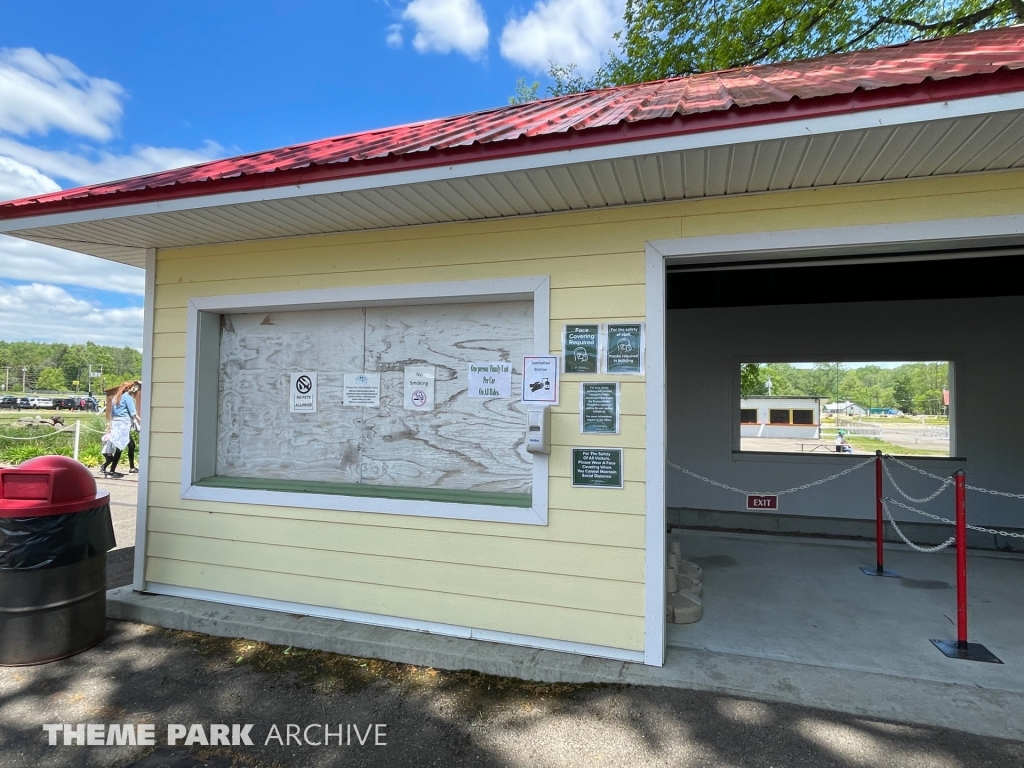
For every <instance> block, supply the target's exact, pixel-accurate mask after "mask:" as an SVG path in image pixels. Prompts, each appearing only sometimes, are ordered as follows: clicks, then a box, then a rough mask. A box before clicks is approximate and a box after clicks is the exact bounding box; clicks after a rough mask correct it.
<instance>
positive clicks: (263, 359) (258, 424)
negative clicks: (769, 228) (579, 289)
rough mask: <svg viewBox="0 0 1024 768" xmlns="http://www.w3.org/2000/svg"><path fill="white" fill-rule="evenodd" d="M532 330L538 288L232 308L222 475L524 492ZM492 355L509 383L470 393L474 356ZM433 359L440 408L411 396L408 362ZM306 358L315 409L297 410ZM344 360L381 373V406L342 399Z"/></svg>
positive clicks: (222, 377)
mask: <svg viewBox="0 0 1024 768" xmlns="http://www.w3.org/2000/svg"><path fill="white" fill-rule="evenodd" d="M533 338H534V337H533V303H532V302H531V301H507V302H493V303H466V304H444V305H441V304H428V305H414V306H374V307H367V308H348V309H329V310H310V311H292V312H271V313H269V314H268V313H266V312H259V313H251V314H231V315H223V317H222V323H221V333H220V369H219V388H220V391H219V403H218V423H217V429H218V433H217V457H216V467H217V469H216V472H217V475H218V476H220V477H229V478H252V479H256V480H260V481H267V480H271V481H274V480H279V481H296V480H298V481H304V482H309V483H316V484H320V483H329V484H340V485H345V486H350V487H351V486H356V485H358V486H363V487H365V486H379V487H403V488H421V489H435V490H444V491H456V492H458V491H478V492H490V493H500V494H508V493H513V494H529V493H531V491H532V477H533V475H532V469H533V465H532V460H531V458H530V456H529V454H527V453H526V450H525V446H524V440H523V434H524V423H525V409H524V406H523V404H522V403H520V402H519V400H520V396H521V391H522V390H521V388H522V360H523V356H524V355H527V354H531V352H532V350H533V343H534V341H533ZM496 361H505V362H510V363H512V366H513V368H512V370H513V373H512V392H511V397H509V398H494V399H475V398H469V397H468V378H467V374H468V366H469V363H471V362H475V363H481V362H496ZM424 365H426V366H434V367H435V370H436V379H435V394H434V398H435V407H434V410H432V411H426V412H421V411H412V410H405V408H404V405H403V394H404V372H405V368H406V366H424ZM297 371H316V372H317V390H318V396H317V410H316V413H291V412H289V387H290V380H289V376H290V373H292V372H297ZM346 373H350V374H351V373H379V374H380V376H381V392H380V407H379V408H373V407H346V406H344V405H343V384H344V375H345V374H346ZM338 492H342V493H344V492H345V491H344V490H343V489H340V490H339V491H338Z"/></svg>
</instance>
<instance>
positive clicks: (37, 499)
mask: <svg viewBox="0 0 1024 768" xmlns="http://www.w3.org/2000/svg"><path fill="white" fill-rule="evenodd" d="M109 503H110V492H109V491H98V490H97V489H96V478H94V477H93V476H92V473H91V472H90V471H89V470H88V469H87V468H86V466H85V465H84V464H82V463H81V462H78V461H75V460H74V459H70V458H68V457H67V456H39V457H37V458H35V459H29V460H28V461H26V462H25V463H24V464H21V465H20V466H18V467H17V468H15V469H0V517H44V516H47V515H66V514H68V513H71V512H85V511H86V510H89V509H95V508H96V507H101V506H103V505H104V504H109Z"/></svg>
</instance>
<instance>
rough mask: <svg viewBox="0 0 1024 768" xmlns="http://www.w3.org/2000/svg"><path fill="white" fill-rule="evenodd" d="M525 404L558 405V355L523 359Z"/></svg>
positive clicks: (529, 356) (531, 356)
mask: <svg viewBox="0 0 1024 768" xmlns="http://www.w3.org/2000/svg"><path fill="white" fill-rule="evenodd" d="M523 402H524V403H539V404H543V405H558V355H527V356H526V357H524V358H523Z"/></svg>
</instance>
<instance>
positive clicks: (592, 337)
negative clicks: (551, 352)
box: [562, 323, 601, 373]
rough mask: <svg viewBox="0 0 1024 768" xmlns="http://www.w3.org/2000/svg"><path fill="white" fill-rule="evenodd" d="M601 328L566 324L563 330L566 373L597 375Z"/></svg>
mask: <svg viewBox="0 0 1024 768" xmlns="http://www.w3.org/2000/svg"><path fill="white" fill-rule="evenodd" d="M600 339H601V326H599V325H575V324H571V323H566V325H564V326H563V328H562V352H563V360H564V361H565V365H564V369H563V370H564V372H565V373H597V372H598V360H599V359H600V355H599V343H600Z"/></svg>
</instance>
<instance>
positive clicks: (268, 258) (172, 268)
mask: <svg viewBox="0 0 1024 768" xmlns="http://www.w3.org/2000/svg"><path fill="white" fill-rule="evenodd" d="M1022 191H1024V174H1022V173H1020V172H1006V173H995V174H979V175H975V176H968V177H962V178H949V177H947V178H941V179H926V180H916V181H912V182H891V183H879V184H870V185H863V186H858V187H835V188H829V189H817V190H808V191H797V192H782V193H771V194H763V195H750V196H741V197H734V198H717V199H707V200H696V201H687V202H680V203H666V204H660V205H645V206H634V207H627V208H617V209H609V210H604V211H587V212H578V213H570V214H558V215H549V216H537V217H530V218H523V219H507V220H499V221H491V222H478V223H465V224H451V225H435V226H423V227H409V228H401V229H394V230H386V231H378V232H361V233H350V234H343V235H331V236H318V237H308V238H294V239H281V240H273V241H259V242H249V243H233V244H228V245H221V246H204V247H196V248H182V249H174V250H166V251H160V252H159V253H158V254H157V270H156V293H155V305H154V306H155V311H154V332H155V335H154V339H153V356H154V359H153V381H152V382H151V390H150V391H151V392H152V398H153V406H154V409H153V413H152V425H151V426H152V430H153V434H152V440H151V446H150V447H151V461H150V473H151V474H150V480H149V482H150V485H149V505H150V506H149V518H148V531H149V538H148V551H147V553H146V555H147V561H146V578H147V579H149V580H152V581H158V582H165V583H170V584H177V585H181V586H186V587H195V588H202V589H209V590H218V591H223V592H229V593H238V594H245V595H252V596H257V597H264V598H270V599H278V600H288V601H293V602H299V603H307V604H313V605H322V606H328V607H333V608H342V609H350V610H356V611H364V612H367V613H374V614H382V615H388V616H400V617H407V618H411V619H417V620H423V621H431V622H440V623H447V624H454V625H460V626H469V627H474V628H482V629H490V630H497V631H505V632H512V633H517V634H524V635H535V636H539V637H546V638H553V639H558V640H568V641H575V642H584V643H591V644H596V645H604V646H610V647H616V648H623V649H631V650H642V649H643V643H644V633H643V606H644V596H643V575H644V549H643V547H644V524H645V501H644V499H645V497H644V492H645V485H644V484H645V480H646V478H645V473H644V445H645V443H644V440H645V423H646V415H645V414H646V408H645V389H646V384H645V381H644V378H643V377H629V376H622V377H613V376H600V377H589V378H588V377H583V376H572V375H568V376H565V377H564V378H563V381H562V384H561V405H560V406H559V407H558V408H556V409H555V412H554V414H553V419H552V433H553V444H554V447H553V450H552V456H551V469H550V473H551V478H550V490H549V504H550V512H549V524H548V525H547V526H530V525H514V524H507V523H488V522H476V521H465V520H447V519H436V518H425V517H403V516H393V515H374V514H368V513H357V512H332V511H327V510H315V509H305V508H285V507H267V506H255V505H241V504H225V503H215V502H195V501H184V500H182V499H181V498H180V486H179V477H180V466H181V448H182V400H183V396H184V387H183V381H184V354H185V317H186V313H185V308H186V304H187V301H188V298H189V297H193V296H212V295H221V294H241V293H257V292H273V291H284V290H305V289H312V288H329V287H351V286H369V285H384V284H396V283H419V282H442V281H459V280H473V279H491V278H500V277H517V276H534V275H548V276H550V279H551V322H550V332H551V347H552V351H556V352H557V351H559V350H560V348H561V339H560V335H561V330H562V324H563V323H564V322H566V321H589V322H602V321H609V320H615V321H636V320H641V321H642V320H644V319H645V306H644V246H645V243H646V242H647V241H649V240H659V239H669V238H678V237H687V236H698V235H699V236H706V235H715V234H731V233H742V232H756V231H764V230H787V229H801V228H812V227H825V226H829V227H832V226H848V225H862V224H878V223H889V222H904V221H915V220H920V221H927V220H934V219H942V218H960V217H968V216H993V215H999V214H1004V213H1020V212H1021V209H1022V208H1024V194H1022ZM581 380H619V381H622V382H623V386H622V406H623V418H622V434H620V435H615V436H596V435H587V436H584V435H581V434H579V425H578V413H577V406H578V391H579V382H580V381H581ZM580 445H582V446H587V445H594V446H621V447H623V448H624V449H625V452H624V464H625V466H624V474H625V481H626V482H625V488H624V489H622V490H584V489H573V488H572V487H571V484H570V480H569V477H570V471H569V461H570V454H569V448H570V447H571V446H580ZM651 512H652V513H653V514H656V515H658V516H659V518H660V516H661V514H662V511H661V510H652V511H651Z"/></svg>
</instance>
